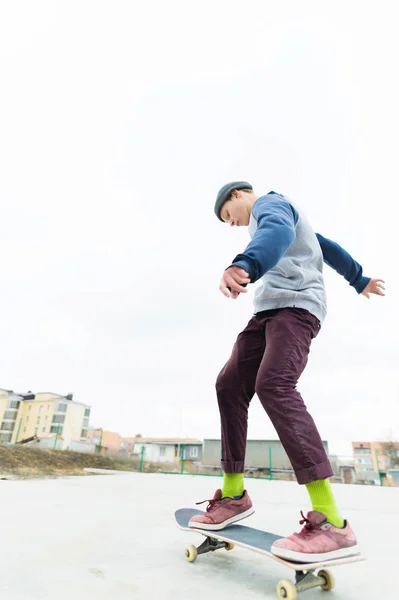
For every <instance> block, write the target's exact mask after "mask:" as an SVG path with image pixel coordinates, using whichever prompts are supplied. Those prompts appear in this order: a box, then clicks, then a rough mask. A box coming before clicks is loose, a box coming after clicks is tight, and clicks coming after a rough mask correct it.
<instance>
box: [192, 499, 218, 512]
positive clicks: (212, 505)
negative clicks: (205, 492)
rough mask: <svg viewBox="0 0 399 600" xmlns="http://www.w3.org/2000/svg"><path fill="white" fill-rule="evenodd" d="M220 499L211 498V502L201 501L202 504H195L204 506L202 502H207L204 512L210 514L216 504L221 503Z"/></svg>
mask: <svg viewBox="0 0 399 600" xmlns="http://www.w3.org/2000/svg"><path fill="white" fill-rule="evenodd" d="M221 501H222V500H221V499H220V500H215V499H214V498H212V500H202V502H196V504H197V505H198V504H204V502H208V503H209V504H208V506H207V507H206V512H211V510H213V509H214V508H216V505H217V504H220V503H221Z"/></svg>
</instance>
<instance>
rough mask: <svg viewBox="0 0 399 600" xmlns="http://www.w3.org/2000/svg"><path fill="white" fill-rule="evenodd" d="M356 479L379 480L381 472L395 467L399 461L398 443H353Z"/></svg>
mask: <svg viewBox="0 0 399 600" xmlns="http://www.w3.org/2000/svg"><path fill="white" fill-rule="evenodd" d="M352 450H353V458H354V466H355V472H356V477H357V479H359V480H361V481H362V480H371V481H372V480H377V479H378V473H379V472H386V471H387V470H388V469H391V468H393V467H395V463H396V464H397V459H399V443H398V442H352Z"/></svg>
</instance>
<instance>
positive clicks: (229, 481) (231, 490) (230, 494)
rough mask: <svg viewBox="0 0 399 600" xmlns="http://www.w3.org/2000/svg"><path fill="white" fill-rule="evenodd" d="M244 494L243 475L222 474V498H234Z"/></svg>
mask: <svg viewBox="0 0 399 600" xmlns="http://www.w3.org/2000/svg"><path fill="white" fill-rule="evenodd" d="M243 493H244V473H224V478H223V488H222V498H234V496H242V495H243Z"/></svg>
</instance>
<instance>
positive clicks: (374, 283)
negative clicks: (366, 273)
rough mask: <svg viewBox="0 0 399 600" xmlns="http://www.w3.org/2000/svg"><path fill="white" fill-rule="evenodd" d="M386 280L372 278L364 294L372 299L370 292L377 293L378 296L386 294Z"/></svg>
mask: <svg viewBox="0 0 399 600" xmlns="http://www.w3.org/2000/svg"><path fill="white" fill-rule="evenodd" d="M384 283H385V281H384V280H383V279H370V281H369V282H368V284H367V285H366V287H365V288H364V290H363V291H362V296H366V298H368V299H370V294H376V295H377V296H385V285H384Z"/></svg>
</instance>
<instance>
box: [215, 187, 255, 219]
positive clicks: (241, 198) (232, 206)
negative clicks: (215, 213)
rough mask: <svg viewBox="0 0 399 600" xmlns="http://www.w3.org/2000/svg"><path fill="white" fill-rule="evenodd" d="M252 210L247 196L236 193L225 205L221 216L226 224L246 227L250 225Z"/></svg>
mask: <svg viewBox="0 0 399 600" xmlns="http://www.w3.org/2000/svg"><path fill="white" fill-rule="evenodd" d="M251 208H252V207H251V205H250V204H248V201H247V198H246V194H244V193H243V192H240V191H235V192H233V193H232V195H231V196H230V199H229V200H227V201H226V202H225V203H224V204H223V206H222V210H221V211H220V216H221V217H222V219H223V221H225V223H229V225H231V226H232V227H234V226H235V227H242V226H244V225H245V226H246V225H249V219H250V218H251Z"/></svg>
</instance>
